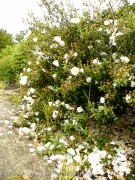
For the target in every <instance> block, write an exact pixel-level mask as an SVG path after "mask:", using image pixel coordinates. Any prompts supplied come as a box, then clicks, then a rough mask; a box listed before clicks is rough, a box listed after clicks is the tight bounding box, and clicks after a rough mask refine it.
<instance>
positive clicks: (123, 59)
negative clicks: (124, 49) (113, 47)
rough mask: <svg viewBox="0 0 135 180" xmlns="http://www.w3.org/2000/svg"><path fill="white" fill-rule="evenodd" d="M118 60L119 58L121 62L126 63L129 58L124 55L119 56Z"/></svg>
mask: <svg viewBox="0 0 135 180" xmlns="http://www.w3.org/2000/svg"><path fill="white" fill-rule="evenodd" d="M120 60H121V62H126V63H128V62H129V61H130V60H129V59H128V57H126V56H121V57H120Z"/></svg>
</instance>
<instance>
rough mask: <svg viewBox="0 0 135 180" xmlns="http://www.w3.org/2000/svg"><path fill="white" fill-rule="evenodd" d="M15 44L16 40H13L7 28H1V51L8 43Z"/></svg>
mask: <svg viewBox="0 0 135 180" xmlns="http://www.w3.org/2000/svg"><path fill="white" fill-rule="evenodd" d="M13 44H14V41H13V38H12V35H11V34H9V33H7V31H6V30H4V29H0V52H1V51H2V49H3V48H5V47H6V46H7V45H13Z"/></svg>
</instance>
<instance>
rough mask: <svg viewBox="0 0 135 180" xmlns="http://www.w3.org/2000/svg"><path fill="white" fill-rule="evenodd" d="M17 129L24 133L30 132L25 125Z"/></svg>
mask: <svg viewBox="0 0 135 180" xmlns="http://www.w3.org/2000/svg"><path fill="white" fill-rule="evenodd" d="M19 131H22V132H24V133H26V134H27V133H30V132H31V130H30V129H29V128H27V127H24V128H20V129H19Z"/></svg>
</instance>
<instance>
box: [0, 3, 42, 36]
mask: <svg viewBox="0 0 135 180" xmlns="http://www.w3.org/2000/svg"><path fill="white" fill-rule="evenodd" d="M36 2H37V0H0V28H3V29H6V30H7V32H9V33H11V34H16V33H19V31H21V30H25V29H26V26H25V24H24V23H23V21H22V18H26V17H27V13H28V10H32V11H34V13H35V14H40V8H39V7H38V5H37V3H36Z"/></svg>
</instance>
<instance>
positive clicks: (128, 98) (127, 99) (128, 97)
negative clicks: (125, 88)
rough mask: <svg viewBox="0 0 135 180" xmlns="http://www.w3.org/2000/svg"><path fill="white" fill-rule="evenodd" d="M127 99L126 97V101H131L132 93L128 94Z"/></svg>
mask: <svg viewBox="0 0 135 180" xmlns="http://www.w3.org/2000/svg"><path fill="white" fill-rule="evenodd" d="M125 99H126V102H127V103H129V100H130V99H131V95H129V94H127V95H126V97H125Z"/></svg>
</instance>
